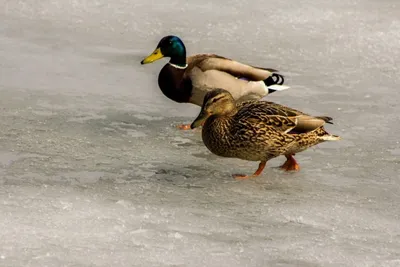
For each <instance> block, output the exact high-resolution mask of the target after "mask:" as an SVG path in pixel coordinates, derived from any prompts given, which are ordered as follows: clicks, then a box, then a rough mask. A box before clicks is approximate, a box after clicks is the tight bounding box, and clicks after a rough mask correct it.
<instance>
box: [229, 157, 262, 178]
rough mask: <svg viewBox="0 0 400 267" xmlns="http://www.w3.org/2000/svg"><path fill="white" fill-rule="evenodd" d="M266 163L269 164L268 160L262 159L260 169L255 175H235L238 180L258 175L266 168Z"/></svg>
mask: <svg viewBox="0 0 400 267" xmlns="http://www.w3.org/2000/svg"><path fill="white" fill-rule="evenodd" d="M266 164H267V162H266V161H261V162H260V164H259V165H258V169H257V170H256V172H255V173H254V174H253V175H243V174H234V175H233V177H234V178H235V179H236V180H247V179H250V178H254V177H257V176H259V175H260V174H261V172H262V171H263V170H264V168H265V165H266Z"/></svg>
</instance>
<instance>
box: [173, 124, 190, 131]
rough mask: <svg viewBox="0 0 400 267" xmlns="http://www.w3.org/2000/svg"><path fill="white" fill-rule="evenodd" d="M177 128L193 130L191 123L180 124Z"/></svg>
mask: <svg viewBox="0 0 400 267" xmlns="http://www.w3.org/2000/svg"><path fill="white" fill-rule="evenodd" d="M176 128H178V129H180V130H184V131H187V130H191V128H190V124H180V125H178V126H176Z"/></svg>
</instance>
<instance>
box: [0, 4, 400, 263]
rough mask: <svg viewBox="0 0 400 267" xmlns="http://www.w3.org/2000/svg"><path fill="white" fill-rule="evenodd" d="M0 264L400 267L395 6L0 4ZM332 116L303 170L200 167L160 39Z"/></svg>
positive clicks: (399, 30) (213, 163)
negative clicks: (281, 79)
mask: <svg viewBox="0 0 400 267" xmlns="http://www.w3.org/2000/svg"><path fill="white" fill-rule="evenodd" d="M0 6H1V8H0V16H1V23H0V94H1V95H0V96H1V97H0V109H1V112H0V229H1V231H0V240H1V241H0V266H5V267H8V266H10V267H15V266H138V267H139V266H140V267H142V266H146V267H152V266H176V267H178V266H179V267H181V266H182V267H183V266H189V267H197V266H221V267H222V266H260V267H261V266H282V267H283V266H285V267H288V266H301V267H303V266H310V267H317V266H321V267H326V266H328V267H329V266H349V267H350V266H351V267H353V266H400V205H399V203H400V174H399V173H400V138H399V132H400V117H399V116H400V115H399V114H400V107H399V106H400V105H399V103H400V102H399V101H400V75H399V73H400V65H399V64H400V63H399V62H400V41H399V40H400V3H399V1H398V0H350V1H344V0H338V1H318V0H299V1H297V0H290V1H264V0H263V1H261V0H254V1H251V2H249V1H237V0H235V1H220V2H218V4H217V3H216V1H213V2H211V1H200V0H194V1H190V3H189V1H184V0H172V1H168V2H167V1H166V2H164V1H154V0H150V1H135V0H116V1H106V0H92V1H90V0H83V1H63V0H52V1H50V0H40V1H39V0H31V1H27V0H25V1H23V0H21V1H9V0H0ZM168 34H175V35H178V36H180V37H182V39H183V41H184V42H185V43H186V47H187V49H188V53H189V54H194V53H203V52H210V53H217V54H220V55H223V56H226V57H231V58H234V59H237V60H239V61H242V62H245V63H249V64H253V65H257V66H265V67H272V68H277V69H279V70H281V72H282V73H283V74H285V75H286V83H287V84H288V85H290V86H291V89H290V90H287V91H284V92H281V93H276V94H273V95H271V97H269V99H271V100H272V101H277V102H278V103H282V104H286V105H290V106H291V107H293V108H297V109H300V110H303V111H306V112H309V113H312V114H316V115H328V116H331V117H333V118H334V122H335V124H334V125H328V126H327V129H328V131H329V132H330V133H332V134H338V135H340V136H341V137H342V138H343V140H341V141H339V142H331V143H324V144H321V145H319V146H317V147H315V148H312V149H309V150H308V151H306V152H303V153H301V154H298V155H296V159H297V160H298V162H299V164H300V167H301V171H300V172H298V173H285V172H282V171H281V170H280V169H279V168H276V167H277V166H279V165H280V164H282V162H283V161H284V158H283V157H280V158H278V159H274V160H272V161H270V162H269V163H268V164H267V167H266V169H265V170H264V172H263V174H262V175H261V176H260V177H258V178H256V179H253V180H248V181H235V180H234V179H232V177H231V174H232V173H238V172H239V173H252V172H253V171H254V170H255V169H256V168H257V166H258V163H256V162H246V161H240V160H236V159H224V158H218V157H216V156H212V155H211V154H210V152H208V150H207V149H206V148H205V147H204V145H203V144H202V141H201V136H200V131H199V130H197V131H180V130H177V129H176V128H175V125H177V124H179V123H182V122H191V120H192V119H193V118H194V117H195V116H196V115H197V112H198V111H199V108H198V107H196V106H192V105H190V104H177V103H174V102H172V101H170V100H169V99H167V98H165V97H164V96H163V95H162V93H161V91H160V90H159V89H158V86H157V75H158V72H159V70H160V69H161V67H162V66H163V64H164V62H165V61H164V62H156V63H154V64H150V65H146V66H141V65H140V60H141V59H142V58H143V57H144V56H146V55H147V54H148V53H150V52H152V51H153V49H154V48H155V46H156V44H157V42H158V41H159V39H160V38H161V37H163V36H164V35H168Z"/></svg>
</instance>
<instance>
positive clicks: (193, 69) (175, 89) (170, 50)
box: [141, 36, 289, 128]
mask: <svg viewBox="0 0 400 267" xmlns="http://www.w3.org/2000/svg"><path fill="white" fill-rule="evenodd" d="M163 57H170V61H169V62H168V63H167V64H166V65H165V66H164V67H163V68H162V69H161V71H160V74H159V75H158V85H159V87H160V89H161V91H162V92H163V94H164V95H165V96H166V97H168V98H169V99H171V100H173V101H175V102H179V103H192V104H195V105H198V106H201V105H202V104H203V99H204V96H205V94H206V93H207V92H208V91H210V90H212V89H215V88H223V89H226V90H228V91H229V92H230V93H231V94H232V96H233V98H234V99H235V100H237V101H243V100H249V99H254V100H255V99H260V98H262V97H264V96H265V95H267V94H270V93H272V92H275V91H280V90H284V89H287V88H289V87H288V86H282V84H283V82H284V79H283V76H282V75H280V74H277V73H275V72H276V70H274V69H264V68H257V67H253V66H249V65H245V64H242V63H239V62H237V61H234V60H231V59H228V58H224V57H221V56H218V55H213V54H201V55H194V56H190V57H186V48H185V45H184V44H183V42H182V40H181V39H180V38H179V37H177V36H166V37H164V38H162V39H161V40H160V42H159V43H158V45H157V48H156V49H155V50H154V52H153V53H152V54H150V55H149V56H148V57H146V58H145V59H143V60H142V62H141V64H147V63H152V62H154V61H156V60H158V59H161V58H163ZM187 128H188V127H187Z"/></svg>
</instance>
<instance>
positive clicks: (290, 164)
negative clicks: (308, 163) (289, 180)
mask: <svg viewBox="0 0 400 267" xmlns="http://www.w3.org/2000/svg"><path fill="white" fill-rule="evenodd" d="M293 156H294V154H292V155H285V157H286V161H285V163H283V165H282V166H281V169H283V170H285V171H298V170H300V166H299V164H298V163H297V161H296V160H295V159H294V158H293Z"/></svg>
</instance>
